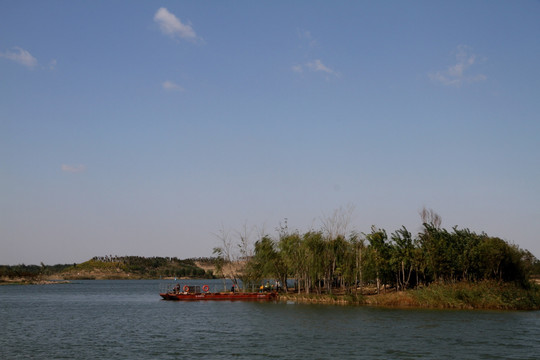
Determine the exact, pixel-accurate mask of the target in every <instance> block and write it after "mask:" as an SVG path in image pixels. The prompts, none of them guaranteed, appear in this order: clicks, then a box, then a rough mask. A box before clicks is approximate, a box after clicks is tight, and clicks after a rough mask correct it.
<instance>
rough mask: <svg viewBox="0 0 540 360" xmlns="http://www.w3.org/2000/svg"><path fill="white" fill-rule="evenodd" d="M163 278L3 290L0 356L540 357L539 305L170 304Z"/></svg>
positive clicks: (0, 292) (216, 282)
mask: <svg viewBox="0 0 540 360" xmlns="http://www.w3.org/2000/svg"><path fill="white" fill-rule="evenodd" d="M160 283H163V282H160V281H146V280H145V281H138V280H131V281H123V280H117V281H78V282H74V283H71V284H58V285H46V286H2V287H0V305H1V307H0V325H1V326H0V353H1V357H2V358H3V359H26V358H49V359H50V358H56V359H62V358H65V359H74V358H75V359H95V358H123V359H150V358H160V359H178V358H182V359H186V358H187V359H195V358H196V359H201V358H210V359H230V358H238V359H266V358H272V359H308V358H309V359H329V358H340V359H362V358H364V359H418V358H425V359H458V358H460V359H495V358H504V359H538V354H540V344H539V342H538V338H539V335H540V312H538V311H536V312H496V311H450V310H444V311H441V310H403V309H377V308H368V307H357V306H332V305H310V304H294V303H291V302H269V303H268V302H229V301H220V302H213V301H206V302H171V301H163V300H160V298H159V295H158V292H159V285H160ZM184 283H186V282H185V281H183V282H182V284H184ZM193 283H195V282H193ZM197 283H199V284H200V283H201V282H197ZM205 283H209V284H211V285H214V286H224V287H225V288H226V286H227V285H228V284H223V283H222V281H220V280H213V281H210V282H209V281H205Z"/></svg>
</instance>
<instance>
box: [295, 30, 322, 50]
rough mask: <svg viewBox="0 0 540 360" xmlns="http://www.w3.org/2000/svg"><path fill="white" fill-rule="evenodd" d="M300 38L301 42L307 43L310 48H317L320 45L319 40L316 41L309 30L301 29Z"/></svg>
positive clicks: (299, 31)
mask: <svg viewBox="0 0 540 360" xmlns="http://www.w3.org/2000/svg"><path fill="white" fill-rule="evenodd" d="M298 38H299V39H300V40H302V41H306V42H307V44H308V46H309V47H310V48H313V47H316V46H317V45H318V44H317V40H315V39H314V38H313V36H312V35H311V32H310V31H309V30H301V29H299V30H298Z"/></svg>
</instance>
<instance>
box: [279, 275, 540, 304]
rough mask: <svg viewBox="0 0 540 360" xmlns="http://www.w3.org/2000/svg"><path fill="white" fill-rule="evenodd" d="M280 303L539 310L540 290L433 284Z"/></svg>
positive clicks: (288, 297)
mask: <svg viewBox="0 0 540 360" xmlns="http://www.w3.org/2000/svg"><path fill="white" fill-rule="evenodd" d="M364 290H365V289H364ZM280 300H281V301H294V302H299V303H314V304H336V305H367V306H378V307H392V308H430V309H470V310H472V309H483V310H540V287H539V286H537V285H532V284H531V286H530V287H529V288H523V287H522V286H520V285H516V284H512V283H497V282H492V281H489V282H488V281H486V282H481V283H456V284H432V285H430V286H428V287H424V288H421V289H411V290H406V291H395V290H392V289H389V290H386V291H385V292H383V293H381V294H373V292H372V291H368V293H366V292H364V293H363V294H361V293H360V292H359V291H358V292H353V293H351V294H343V293H341V294H339V293H336V294H321V295H319V294H298V293H292V292H289V293H286V294H281V295H280Z"/></svg>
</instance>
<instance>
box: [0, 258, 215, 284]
mask: <svg viewBox="0 0 540 360" xmlns="http://www.w3.org/2000/svg"><path fill="white" fill-rule="evenodd" d="M212 262H213V261H212V259H210V258H199V259H185V260H180V259H178V258H176V257H142V256H99V257H98V256H96V257H93V258H92V259H90V260H88V261H85V262H83V263H80V264H64V265H44V264H43V263H42V264H41V265H15V266H8V265H0V282H12V281H14V280H15V281H18V282H28V281H30V282H31V281H37V280H42V279H58V280H74V279H159V278H213V277H214V273H213V266H212ZM197 264H200V265H201V266H198V265H197Z"/></svg>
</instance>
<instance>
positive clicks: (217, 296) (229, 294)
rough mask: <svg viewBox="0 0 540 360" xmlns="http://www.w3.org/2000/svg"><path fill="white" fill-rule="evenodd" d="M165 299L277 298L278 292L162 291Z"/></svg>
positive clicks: (247, 299) (266, 299)
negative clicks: (177, 292)
mask: <svg viewBox="0 0 540 360" xmlns="http://www.w3.org/2000/svg"><path fill="white" fill-rule="evenodd" d="M159 295H160V296H161V297H162V298H163V299H164V300H175V301H200V300H233V301H234V300H244V301H249V300H263V301H268V300H276V299H277V298H278V294H277V293H276V292H260V293H259V292H252V293H249V292H248V293H242V292H238V293H233V292H221V293H194V294H193V293H179V294H176V293H160V294H159Z"/></svg>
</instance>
